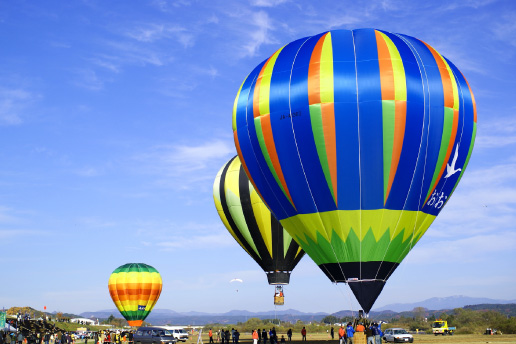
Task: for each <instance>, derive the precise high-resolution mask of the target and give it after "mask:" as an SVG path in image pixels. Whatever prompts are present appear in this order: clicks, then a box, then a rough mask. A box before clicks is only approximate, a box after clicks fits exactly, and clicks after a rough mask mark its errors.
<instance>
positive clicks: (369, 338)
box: [364, 326, 374, 344]
mask: <svg viewBox="0 0 516 344" xmlns="http://www.w3.org/2000/svg"><path fill="white" fill-rule="evenodd" d="M371 327H372V326H369V327H366V329H365V331H364V332H365V335H366V338H367V344H374V335H373V329H372V328H371Z"/></svg>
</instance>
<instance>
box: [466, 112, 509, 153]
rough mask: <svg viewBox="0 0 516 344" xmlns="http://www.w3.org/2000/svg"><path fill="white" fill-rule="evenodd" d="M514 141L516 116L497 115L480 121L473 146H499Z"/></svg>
mask: <svg viewBox="0 0 516 344" xmlns="http://www.w3.org/2000/svg"><path fill="white" fill-rule="evenodd" d="M513 112H514V111H513ZM515 143H516V118H515V117H514V116H512V117H499V118H495V119H493V120H491V121H488V122H486V123H482V126H480V127H479V131H478V135H477V138H476V139H475V148H482V149H484V148H500V147H504V146H509V145H513V144H515Z"/></svg>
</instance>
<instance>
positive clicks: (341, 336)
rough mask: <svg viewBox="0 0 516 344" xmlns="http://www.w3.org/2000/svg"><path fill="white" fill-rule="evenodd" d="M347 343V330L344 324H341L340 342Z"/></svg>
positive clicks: (341, 343)
mask: <svg viewBox="0 0 516 344" xmlns="http://www.w3.org/2000/svg"><path fill="white" fill-rule="evenodd" d="M345 343H346V330H344V326H343V325H340V328H339V344H345Z"/></svg>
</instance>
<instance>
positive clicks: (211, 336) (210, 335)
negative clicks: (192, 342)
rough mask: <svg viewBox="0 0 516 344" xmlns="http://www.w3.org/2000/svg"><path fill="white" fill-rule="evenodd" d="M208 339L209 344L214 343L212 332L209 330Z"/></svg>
mask: <svg viewBox="0 0 516 344" xmlns="http://www.w3.org/2000/svg"><path fill="white" fill-rule="evenodd" d="M208 337H210V343H214V341H213V331H212V330H211V328H210V330H209V331H208Z"/></svg>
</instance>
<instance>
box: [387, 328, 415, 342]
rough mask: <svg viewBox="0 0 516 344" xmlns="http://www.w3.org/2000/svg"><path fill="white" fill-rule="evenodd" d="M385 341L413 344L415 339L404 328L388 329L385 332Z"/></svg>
mask: <svg viewBox="0 0 516 344" xmlns="http://www.w3.org/2000/svg"><path fill="white" fill-rule="evenodd" d="M383 340H385V341H386V342H393V343H412V342H414V337H412V335H411V334H410V333H408V332H407V331H406V330H405V329H402V328H388V329H386V330H385V331H384V332H383Z"/></svg>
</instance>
